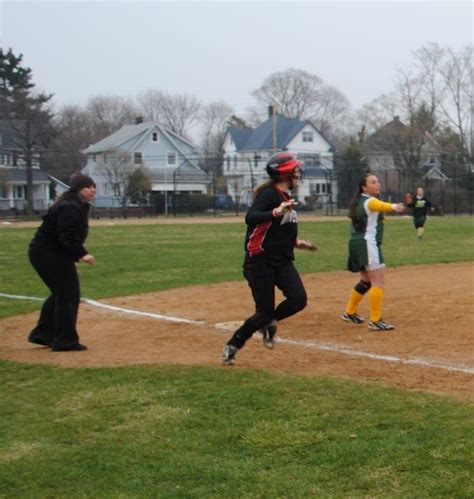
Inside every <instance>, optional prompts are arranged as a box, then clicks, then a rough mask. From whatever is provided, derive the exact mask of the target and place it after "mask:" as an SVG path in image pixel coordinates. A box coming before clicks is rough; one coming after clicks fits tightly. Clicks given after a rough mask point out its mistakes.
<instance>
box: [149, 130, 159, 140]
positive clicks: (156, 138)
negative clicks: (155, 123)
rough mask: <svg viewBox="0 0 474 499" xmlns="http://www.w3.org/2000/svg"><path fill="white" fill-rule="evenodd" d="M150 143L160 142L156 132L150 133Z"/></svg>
mask: <svg viewBox="0 0 474 499" xmlns="http://www.w3.org/2000/svg"><path fill="white" fill-rule="evenodd" d="M151 141H152V142H159V141H160V134H159V133H158V132H152V134H151Z"/></svg>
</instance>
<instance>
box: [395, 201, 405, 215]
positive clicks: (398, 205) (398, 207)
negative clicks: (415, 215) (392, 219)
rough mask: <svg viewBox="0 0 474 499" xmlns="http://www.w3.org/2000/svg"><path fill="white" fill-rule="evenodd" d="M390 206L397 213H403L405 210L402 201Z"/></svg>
mask: <svg viewBox="0 0 474 499" xmlns="http://www.w3.org/2000/svg"><path fill="white" fill-rule="evenodd" d="M392 208H393V209H394V210H395V211H396V212H397V213H403V212H404V211H405V205H404V204H403V203H394V204H392Z"/></svg>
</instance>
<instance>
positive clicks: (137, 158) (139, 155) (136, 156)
mask: <svg viewBox="0 0 474 499" xmlns="http://www.w3.org/2000/svg"><path fill="white" fill-rule="evenodd" d="M133 163H134V164H135V165H141V164H142V163H143V156H142V153H141V152H136V153H134V154H133Z"/></svg>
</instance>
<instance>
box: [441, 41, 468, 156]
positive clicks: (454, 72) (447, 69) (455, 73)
mask: <svg viewBox="0 0 474 499" xmlns="http://www.w3.org/2000/svg"><path fill="white" fill-rule="evenodd" d="M472 58H473V46H472V45H469V46H466V47H464V48H463V49H461V50H459V51H457V52H456V51H455V50H452V49H449V48H448V49H446V51H445V58H444V61H443V62H444V64H443V66H442V68H441V75H442V78H443V81H444V82H445V84H446V93H445V99H443V101H442V102H441V105H440V109H441V113H442V115H443V117H444V118H445V119H446V122H447V124H448V125H450V126H451V127H452V128H453V129H454V130H455V131H456V133H457V134H458V136H459V139H460V142H461V147H462V153H463V155H464V157H465V158H470V160H471V161H472V157H473V146H474V144H473V140H474V138H473V133H472V114H473V64H472Z"/></svg>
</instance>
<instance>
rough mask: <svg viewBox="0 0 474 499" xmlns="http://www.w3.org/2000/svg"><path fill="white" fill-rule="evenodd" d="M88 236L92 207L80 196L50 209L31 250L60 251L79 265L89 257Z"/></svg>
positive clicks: (55, 204) (44, 217)
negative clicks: (87, 255)
mask: <svg viewBox="0 0 474 499" xmlns="http://www.w3.org/2000/svg"><path fill="white" fill-rule="evenodd" d="M88 232H89V203H87V202H86V201H84V200H83V199H82V198H81V197H80V196H79V195H78V196H75V197H73V198H71V199H68V200H63V201H59V202H56V203H54V204H53V206H51V208H49V210H48V212H47V213H46V215H44V216H43V223H42V224H41V226H40V227H39V228H38V231H37V232H36V234H35V236H34V237H33V240H32V241H31V243H30V247H32V248H47V249H50V250H53V251H58V252H60V253H63V254H65V255H67V256H70V257H71V258H73V259H74V260H75V261H77V260H79V259H80V258H82V257H83V256H84V255H86V254H87V253H88V251H87V250H86V248H85V247H84V242H85V240H86V238H87V234H88Z"/></svg>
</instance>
